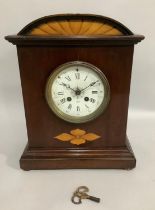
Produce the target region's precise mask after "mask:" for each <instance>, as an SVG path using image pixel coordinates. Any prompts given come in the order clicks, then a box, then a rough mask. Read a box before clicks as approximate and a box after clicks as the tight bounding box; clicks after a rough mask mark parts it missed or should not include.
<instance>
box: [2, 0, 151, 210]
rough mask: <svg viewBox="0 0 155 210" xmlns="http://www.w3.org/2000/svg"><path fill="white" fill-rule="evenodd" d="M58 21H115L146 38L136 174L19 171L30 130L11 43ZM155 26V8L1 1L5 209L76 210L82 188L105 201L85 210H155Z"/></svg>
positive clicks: (123, 0)
mask: <svg viewBox="0 0 155 210" xmlns="http://www.w3.org/2000/svg"><path fill="white" fill-rule="evenodd" d="M57 13H92V14H99V15H104V16H108V17H111V18H113V19H116V20H118V21H120V22H121V23H123V24H124V25H126V26H127V27H128V28H129V29H130V30H131V31H133V32H134V33H138V34H142V35H145V37H146V38H145V40H144V41H142V42H141V43H139V44H138V45H136V46H135V53H134V62H133V74H132V86H131V96H130V112H129V123H128V135H129V137H130V138H131V143H132V146H133V148H134V151H135V153H136V156H137V159H138V164H137V168H136V169H135V170H132V171H130V172H128V171H117V170H116V171H113V170H108V171H107V170H100V171H99V170H69V171H63V170H62V171H30V172H24V171H22V170H20V169H19V164H18V159H19V158H20V155H21V152H22V151H23V148H24V146H25V144H26V141H27V136H26V126H25V119H24V110H23V102H22V95H21V86H20V78H19V71H18V63H17V55H16V48H15V46H13V45H11V44H10V43H8V42H7V41H5V40H4V36H5V35H10V34H16V33H17V32H18V31H19V30H21V29H22V28H23V27H24V26H25V25H26V24H28V23H29V22H31V21H32V20H34V19H37V18H39V17H42V16H46V15H51V14H57ZM154 20H155V1H154V0H148V1H145V0H130V1H129V0H111V1H109V0H102V1H101V0H78V1H75V0H74V1H73V0H44V1H43V0H42V1H41V0H14V1H9V0H0V28H1V29H0V186H1V187H0V209H2V210H10V209H11V210H14V209H15V210H18V209H23V210H24V209H29V210H31V209H33V210H35V209H37V210H39V209H43V208H44V209H53V208H54V209H55V210H56V209H66V208H67V209H73V208H75V209H76V208H78V207H77V206H73V205H72V204H71V202H70V200H69V198H70V194H71V192H72V190H74V188H75V187H76V186H78V185H80V184H82V185H83V184H86V185H88V186H90V188H91V189H92V193H94V195H95V194H96V195H98V196H99V197H103V198H104V199H103V201H102V202H101V204H94V203H93V202H88V201H87V202H86V201H85V202H84V204H83V205H81V206H80V208H81V209H86V208H87V207H88V208H89V209H103V207H105V209H109V210H112V209H115V210H117V209H119V210H121V209H122V210H124V209H125V210H133V209H136V210H143V209H147V210H154V209H155V201H154V197H153V195H154V194H155V166H154V165H155V164H154V161H155V155H154V149H153V148H154V145H155V131H154V130H155V129H154V123H155V91H154V90H155V82H154V78H155V70H154V66H155V58H154V49H155V41H154V34H155V25H154ZM125 194H127V196H125ZM24 207H25V208H24Z"/></svg>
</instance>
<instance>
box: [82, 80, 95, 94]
mask: <svg viewBox="0 0 155 210" xmlns="http://www.w3.org/2000/svg"><path fill="white" fill-rule="evenodd" d="M96 82H98V80H97V81H96ZM96 82H92V83H90V84H89V85H88V86H87V87H85V88H83V89H82V90H81V92H82V91H84V90H86V89H87V88H89V87H91V86H93V85H95V84H96Z"/></svg>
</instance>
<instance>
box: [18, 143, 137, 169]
mask: <svg viewBox="0 0 155 210" xmlns="http://www.w3.org/2000/svg"><path fill="white" fill-rule="evenodd" d="M135 165H136V159H135V156H134V154H133V151H132V149H131V147H130V144H129V141H128V139H127V140H126V146H125V147H110V148H108V147H107V148H94V149H82V148H79V149H76V150H75V149H67V150H65V149H49V148H48V149H46V148H29V146H28V145H27V146H26V148H25V151H24V153H23V155H22V157H21V159H20V167H21V168H22V169H23V170H34V169H132V168H134V167H135Z"/></svg>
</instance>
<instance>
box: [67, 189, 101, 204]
mask: <svg viewBox="0 0 155 210" xmlns="http://www.w3.org/2000/svg"><path fill="white" fill-rule="evenodd" d="M87 192H89V189H88V187H86V186H80V187H78V188H77V190H76V191H75V192H74V193H73V196H72V198H71V201H72V202H73V203H74V204H80V203H82V199H89V200H91V201H94V202H97V203H99V202H100V198H97V197H94V196H91V195H88V194H87Z"/></svg>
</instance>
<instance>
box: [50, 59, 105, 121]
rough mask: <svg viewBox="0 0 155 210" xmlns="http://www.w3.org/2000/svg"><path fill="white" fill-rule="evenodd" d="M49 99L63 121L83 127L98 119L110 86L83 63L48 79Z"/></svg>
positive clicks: (68, 64) (70, 64)
mask: <svg viewBox="0 0 155 210" xmlns="http://www.w3.org/2000/svg"><path fill="white" fill-rule="evenodd" d="M46 98H47V102H48V104H49V106H50V108H51V109H52V110H53V111H54V112H55V113H56V114H57V115H58V116H59V117H61V118H62V119H64V120H66V121H69V122H74V123H81V122H87V121H89V120H92V119H94V118H96V117H97V116H98V115H99V114H101V112H102V111H103V110H104V109H105V107H106V106H107V104H108V101H109V85H108V81H107V79H106V78H105V76H104V74H103V73H102V72H101V71H100V70H99V69H97V68H96V67H95V66H93V65H91V64H89V63H84V62H79V61H75V62H70V63H66V64H64V65H63V66H60V67H59V68H58V69H56V70H55V72H54V73H53V74H52V75H51V76H50V77H49V80H48V82H47V86H46Z"/></svg>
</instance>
